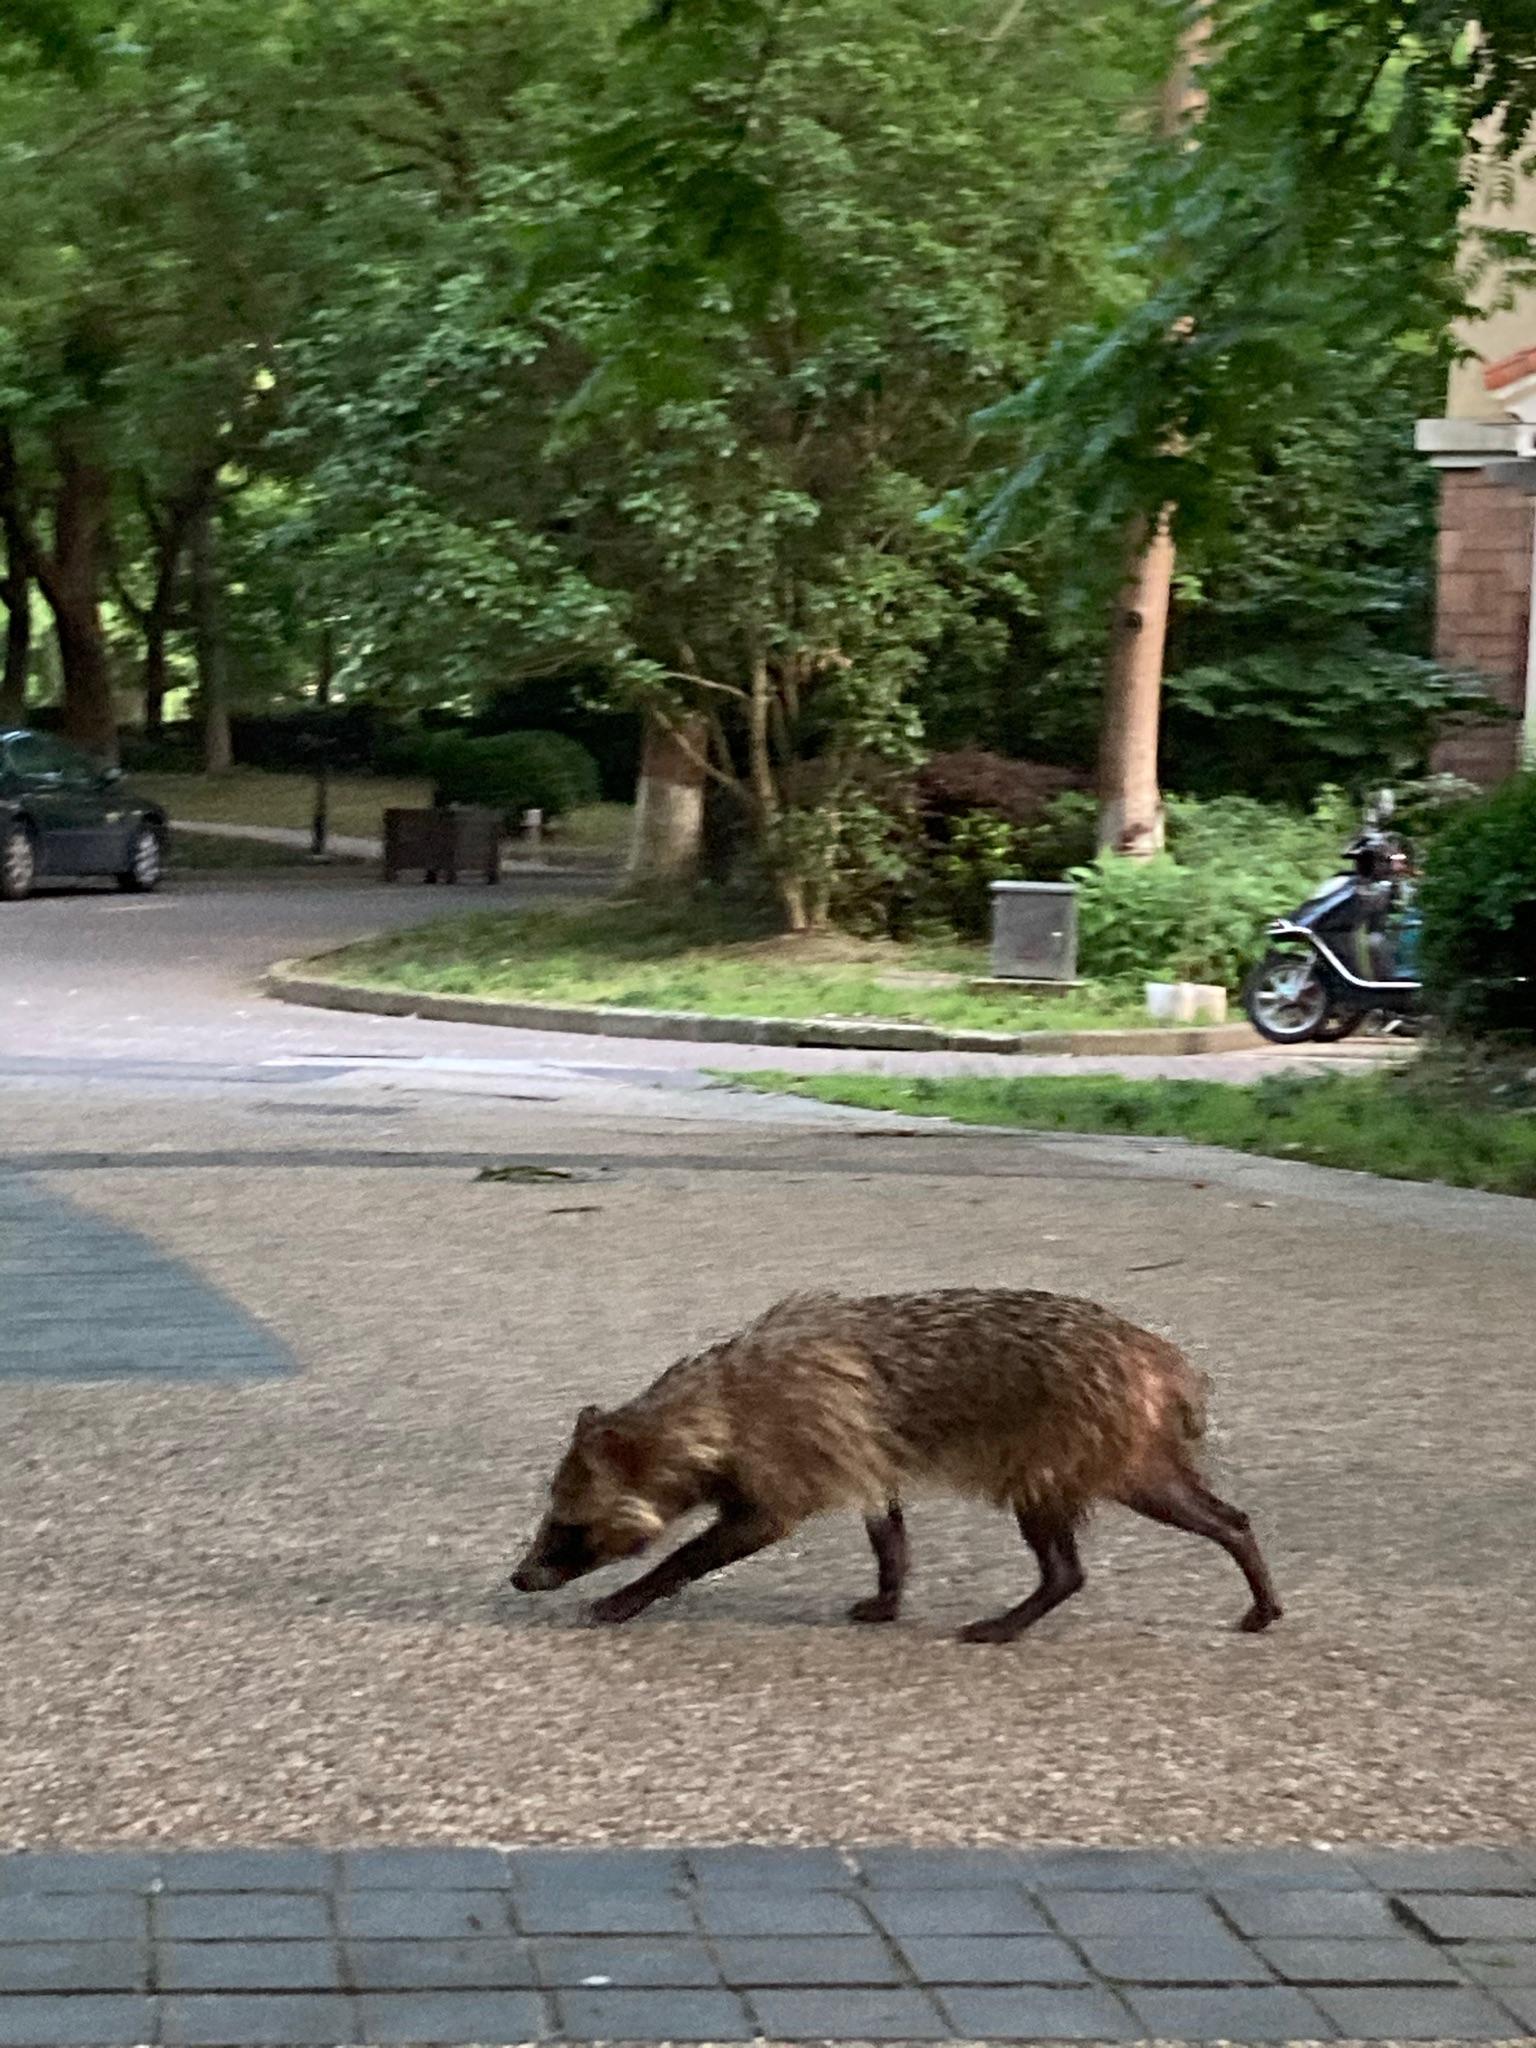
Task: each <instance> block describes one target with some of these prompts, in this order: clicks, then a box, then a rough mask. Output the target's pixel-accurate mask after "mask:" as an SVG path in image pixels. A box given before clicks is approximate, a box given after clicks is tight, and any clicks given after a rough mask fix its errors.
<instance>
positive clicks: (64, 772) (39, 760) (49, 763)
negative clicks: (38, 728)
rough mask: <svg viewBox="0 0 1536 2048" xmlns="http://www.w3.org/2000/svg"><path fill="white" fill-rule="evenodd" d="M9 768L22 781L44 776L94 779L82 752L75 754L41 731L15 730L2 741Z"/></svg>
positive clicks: (74, 779)
mask: <svg viewBox="0 0 1536 2048" xmlns="http://www.w3.org/2000/svg"><path fill="white" fill-rule="evenodd" d="M6 752H7V754H8V755H9V756H10V763H11V767H12V768H13V769H14V770H15V772H16V774H18V775H19V776H21V777H22V778H23V779H24V780H25V781H28V782H31V781H41V780H43V779H45V778H48V779H53V780H57V781H61V782H95V781H96V780H97V773H96V770H95V768H94V767H93V766H92V765H91V763H90V762H89V761H88V760H87V759H86V757H85V755H84V754H77V753H76V752H75V750H74V748H73V747H67V746H65V745H64V744H63V742H62V741H60V740H56V739H54V738H53V737H52V735H51V734H49V733H45V732H19V733H16V734H14V735H13V736H12V737H11V738H10V739H9V740H8V741H7V742H6Z"/></svg>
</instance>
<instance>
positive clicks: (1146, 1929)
mask: <svg viewBox="0 0 1536 2048" xmlns="http://www.w3.org/2000/svg"><path fill="white" fill-rule="evenodd" d="M1038 1896H1039V1900H1040V1903H1041V1905H1042V1906H1044V1908H1045V1910H1046V1912H1047V1913H1048V1914H1049V1915H1050V1917H1051V1918H1052V1919H1053V1920H1054V1921H1055V1923H1056V1925H1057V1926H1058V1927H1059V1928H1060V1929H1061V1930H1062V1932H1063V1933H1064V1934H1157V1935H1177V1936H1179V1937H1180V1938H1181V1939H1182V1938H1183V1937H1184V1936H1186V1935H1190V1934H1216V1935H1225V1934H1226V1933H1227V1932H1228V1929H1227V1925H1226V1922H1225V1921H1224V1920H1223V1919H1222V1918H1221V1916H1220V1914H1219V1913H1218V1912H1217V1911H1216V1909H1215V1907H1214V1906H1213V1905H1212V1904H1211V1902H1210V1900H1209V1899H1202V1898H1199V1897H1198V1896H1197V1895H1196V1894H1195V1893H1193V1892H1056V1891H1043V1892H1041V1893H1039V1894H1038Z"/></svg>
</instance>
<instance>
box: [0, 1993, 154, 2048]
mask: <svg viewBox="0 0 1536 2048" xmlns="http://www.w3.org/2000/svg"><path fill="white" fill-rule="evenodd" d="M154 2026H155V2014H154V2007H153V2005H152V2004H151V2002H150V2000H149V1999H147V1998H132V1997H113V1996H101V1997H92V1996H86V1997H82V1998H0V2048H124V2044H125V2043H130V2042H135V2041H152V2040H153V2039H154Z"/></svg>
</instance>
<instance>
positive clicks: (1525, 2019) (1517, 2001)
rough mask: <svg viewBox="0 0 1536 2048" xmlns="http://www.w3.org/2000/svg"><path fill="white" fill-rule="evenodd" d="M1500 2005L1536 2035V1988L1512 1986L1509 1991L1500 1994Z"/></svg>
mask: <svg viewBox="0 0 1536 2048" xmlns="http://www.w3.org/2000/svg"><path fill="white" fill-rule="evenodd" d="M1499 2003H1500V2005H1502V2006H1504V2007H1505V2008H1506V2009H1507V2010H1508V2011H1509V2012H1511V2013H1513V2015H1514V2017H1515V2018H1516V2019H1517V2020H1518V2021H1519V2022H1520V2025H1521V2026H1522V2027H1527V2028H1529V2029H1530V2031H1531V2032H1532V2033H1533V2034H1536V1987H1525V1988H1522V1987H1521V1986H1520V1985H1518V1984H1512V1985H1511V1986H1510V1987H1509V1989H1508V1990H1507V1991H1501V1992H1500V1993H1499Z"/></svg>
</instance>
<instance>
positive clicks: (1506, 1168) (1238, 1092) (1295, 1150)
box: [733, 1069, 1536, 1196]
mask: <svg viewBox="0 0 1536 2048" xmlns="http://www.w3.org/2000/svg"><path fill="white" fill-rule="evenodd" d="M733 1078H734V1079H736V1080H739V1081H740V1082H741V1083H742V1084H743V1085H744V1086H748V1087H753V1088H763V1089H768V1090H771V1091H773V1092H775V1093H778V1094H783V1095H806V1096H810V1097H811V1098H812V1099H813V1100H815V1101H817V1102H842V1103H849V1104H852V1105H853V1106H854V1107H856V1108H859V1109H890V1110H896V1111H898V1112H899V1113H900V1114H902V1115H909V1116H911V1115H916V1116H945V1117H952V1118H953V1119H955V1120H956V1121H957V1122H959V1123H974V1124H1001V1125H1013V1126H1017V1127H1018V1128H1019V1129H1022V1130H1033V1131H1105V1132H1114V1133H1132V1134H1135V1135H1139V1136H1145V1137H1161V1138H1191V1139H1193V1140H1195V1141H1196V1142H1197V1143H1199V1144H1202V1145H1225V1146H1228V1147H1230V1148H1231V1149H1232V1150H1233V1151H1237V1152H1262V1153H1267V1154H1269V1155H1271V1156H1272V1157H1276V1158H1285V1159H1302V1160H1305V1161H1307V1162H1308V1164H1310V1165H1313V1166H1343V1167H1350V1168H1352V1169H1354V1170H1355V1171H1357V1172H1361V1173H1377V1174H1382V1175H1384V1176H1385V1177H1387V1178H1388V1179H1391V1180H1435V1181H1447V1182H1449V1183H1450V1184H1451V1185H1452V1186H1453V1187H1465V1188H1490V1189H1493V1190H1494V1191H1496V1192H1498V1193H1500V1194H1506V1195H1532V1196H1536V1108H1512V1109H1499V1108H1494V1107H1491V1106H1489V1105H1488V1103H1487V1102H1486V1101H1479V1100H1475V1099H1468V1098H1466V1097H1462V1098H1461V1099H1458V1097H1457V1095H1456V1093H1455V1092H1454V1091H1453V1090H1450V1089H1447V1088H1439V1087H1435V1086H1427V1085H1425V1084H1424V1082H1423V1081H1421V1080H1420V1078H1419V1077H1418V1076H1417V1075H1416V1074H1415V1073H1414V1072H1413V1070H1412V1069H1409V1070H1407V1071H1406V1072H1402V1073H1391V1072H1387V1073H1373V1074H1364V1075H1348V1074H1318V1075H1290V1074H1274V1075H1270V1076H1268V1077H1267V1078H1266V1079H1264V1080H1262V1081H1259V1082H1256V1083H1254V1084H1253V1085H1251V1086H1243V1087H1236V1086H1231V1085H1228V1084H1226V1083H1223V1082H1220V1081H1130V1080H1122V1079H1119V1078H1117V1077H1115V1076H1113V1075H1099V1074H1084V1075H1081V1076H1078V1075H1073V1076H1070V1077H1067V1078H1063V1079H1048V1078H1045V1077H1038V1078H1036V1077H1022V1076H1021V1077H1020V1078H1019V1079H1017V1080H1011V1079H1002V1080H992V1079H981V1078H972V1079H967V1078H965V1077H963V1076H962V1077H956V1078H954V1079H951V1080H943V1079H938V1078H935V1079H933V1080H928V1079H917V1080H903V1079H892V1078H887V1077H886V1076H883V1075H877V1074H825V1075H815V1076H809V1077H806V1076H800V1075H791V1074H740V1075H736V1076H734V1077H733Z"/></svg>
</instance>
